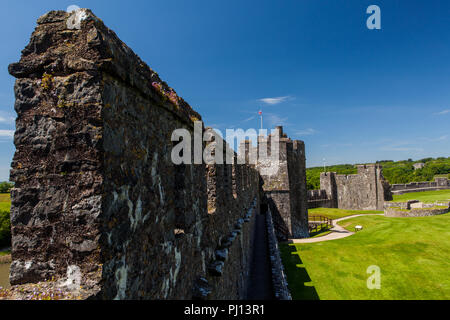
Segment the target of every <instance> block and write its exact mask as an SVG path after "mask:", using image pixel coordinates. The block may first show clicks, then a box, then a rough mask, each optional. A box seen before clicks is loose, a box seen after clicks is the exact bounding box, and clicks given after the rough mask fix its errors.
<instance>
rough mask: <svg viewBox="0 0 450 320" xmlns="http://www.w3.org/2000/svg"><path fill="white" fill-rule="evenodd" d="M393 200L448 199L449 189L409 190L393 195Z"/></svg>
mask: <svg viewBox="0 0 450 320" xmlns="http://www.w3.org/2000/svg"><path fill="white" fill-rule="evenodd" d="M393 198H394V201H408V200H419V201H422V202H435V201H450V190H437V191H424V192H411V193H405V194H400V195H394V197H393Z"/></svg>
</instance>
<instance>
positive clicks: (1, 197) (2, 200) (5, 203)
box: [0, 193, 11, 212]
mask: <svg viewBox="0 0 450 320" xmlns="http://www.w3.org/2000/svg"><path fill="white" fill-rule="evenodd" d="M10 209H11V196H10V194H9V193H0V211H8V212H9V210H10Z"/></svg>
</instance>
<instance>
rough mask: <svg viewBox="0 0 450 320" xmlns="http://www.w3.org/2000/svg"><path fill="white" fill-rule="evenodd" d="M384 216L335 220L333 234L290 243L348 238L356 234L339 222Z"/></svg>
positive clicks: (291, 240) (293, 240) (295, 240)
mask: <svg viewBox="0 0 450 320" xmlns="http://www.w3.org/2000/svg"><path fill="white" fill-rule="evenodd" d="M382 215H384V214H382V213H380V214H354V215H352V216H347V217H342V218H339V219H335V220H333V228H331V229H330V231H331V232H330V233H329V234H327V235H324V236H322V237H317V238H305V239H290V240H289V243H314V242H322V241H330V240H337V239H342V238H346V237H348V236H351V235H352V234H355V233H354V232H351V231H348V230H347V229H344V228H343V227H341V226H340V225H338V222H340V221H343V220H347V219H351V218H356V217H361V216H382Z"/></svg>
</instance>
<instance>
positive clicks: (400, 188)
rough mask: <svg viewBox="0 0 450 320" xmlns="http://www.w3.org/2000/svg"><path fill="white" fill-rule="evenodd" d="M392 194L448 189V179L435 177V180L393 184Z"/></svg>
mask: <svg viewBox="0 0 450 320" xmlns="http://www.w3.org/2000/svg"><path fill="white" fill-rule="evenodd" d="M391 189H392V193H393V194H404V193H409V192H422V191H434V190H445V189H450V180H449V179H447V178H436V179H435V181H423V182H411V183H406V184H393V185H392V186H391Z"/></svg>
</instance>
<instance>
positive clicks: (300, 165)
mask: <svg viewBox="0 0 450 320" xmlns="http://www.w3.org/2000/svg"><path fill="white" fill-rule="evenodd" d="M276 129H277V133H274V134H278V135H279V137H278V139H279V154H280V155H279V168H278V170H275V172H273V173H272V174H271V173H270V172H271V170H267V171H268V172H265V171H266V170H264V169H267V168H268V167H271V166H272V165H273V164H272V163H267V162H262V161H258V170H259V172H260V174H261V179H262V183H263V186H262V188H263V199H262V203H263V205H264V206H267V207H268V209H270V211H271V212H272V217H273V223H274V226H275V230H276V233H277V237H278V238H279V239H280V240H286V239H287V238H306V237H308V236H309V234H308V204H307V191H306V157H305V144H304V142H303V141H299V140H291V139H289V138H288V137H287V136H286V134H285V133H283V127H281V126H279V127H277V128H276ZM273 139H274V136H273V134H272V135H269V136H268V137H267V138H266V137H262V136H259V137H258V152H259V149H260V148H267V150H268V154H269V156H270V151H271V143H272V141H273Z"/></svg>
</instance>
